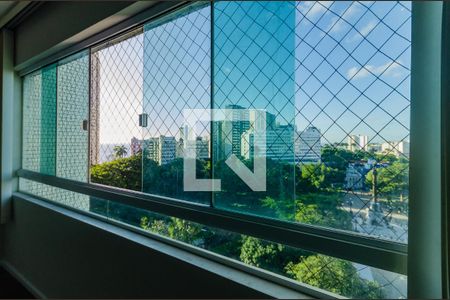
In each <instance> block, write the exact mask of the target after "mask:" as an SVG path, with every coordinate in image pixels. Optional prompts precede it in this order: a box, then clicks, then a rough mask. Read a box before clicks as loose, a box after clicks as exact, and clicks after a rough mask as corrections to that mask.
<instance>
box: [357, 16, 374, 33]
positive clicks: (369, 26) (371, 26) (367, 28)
mask: <svg viewBox="0 0 450 300" xmlns="http://www.w3.org/2000/svg"><path fill="white" fill-rule="evenodd" d="M375 26H377V22H375V20H371V21H369V23H367V24H366V25H365V26H364V27H363V28H361V29H360V30H359V33H360V34H361V35H362V36H367V35H368V34H369V33H370V32H371V31H372V29H374V28H375Z"/></svg>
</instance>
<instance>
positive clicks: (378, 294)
mask: <svg viewBox="0 0 450 300" xmlns="http://www.w3.org/2000/svg"><path fill="white" fill-rule="evenodd" d="M286 272H287V274H288V275H290V276H291V277H292V278H294V279H296V280H298V281H301V282H304V283H307V284H310V285H312V286H316V287H318V288H321V289H324V290H326V291H330V292H333V293H336V294H338V295H342V296H346V297H352V298H357V299H379V298H383V293H382V290H381V287H380V285H379V284H378V283H376V282H374V281H369V280H365V279H362V278H360V276H359V275H358V272H357V270H356V268H355V267H354V266H353V265H352V263H350V262H348V261H344V260H341V259H336V258H332V257H329V256H324V255H320V254H318V255H310V256H307V257H302V259H301V261H300V262H299V263H293V262H291V263H289V264H288V265H287V266H286Z"/></svg>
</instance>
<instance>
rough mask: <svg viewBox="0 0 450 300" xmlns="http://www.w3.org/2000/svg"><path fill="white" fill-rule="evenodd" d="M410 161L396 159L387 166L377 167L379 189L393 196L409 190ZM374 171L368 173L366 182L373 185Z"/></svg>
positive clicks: (382, 192) (379, 191) (380, 191)
mask: <svg viewBox="0 0 450 300" xmlns="http://www.w3.org/2000/svg"><path fill="white" fill-rule="evenodd" d="M408 172H409V167H408V163H407V162H406V163H405V162H400V161H396V162H393V163H392V164H390V165H389V166H387V167H385V168H377V191H378V193H381V194H384V195H386V196H388V198H391V196H399V195H402V194H404V193H407V191H408V175H409V174H408ZM372 182H373V171H370V172H369V173H367V175H366V184H367V185H368V186H372Z"/></svg>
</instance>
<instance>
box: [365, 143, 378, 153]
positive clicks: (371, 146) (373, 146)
mask: <svg viewBox="0 0 450 300" xmlns="http://www.w3.org/2000/svg"><path fill="white" fill-rule="evenodd" d="M367 151H369V152H371V153H379V152H381V144H379V143H370V144H368V145H367Z"/></svg>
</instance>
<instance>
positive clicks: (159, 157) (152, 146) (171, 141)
mask: <svg viewBox="0 0 450 300" xmlns="http://www.w3.org/2000/svg"><path fill="white" fill-rule="evenodd" d="M143 144H144V149H145V155H146V158H148V159H152V160H154V161H155V162H157V163H158V164H159V165H165V164H167V163H169V162H171V161H173V160H174V159H175V157H176V146H177V143H176V140H175V137H173V136H164V135H161V136H160V137H154V138H149V139H147V140H144V142H143Z"/></svg>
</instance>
